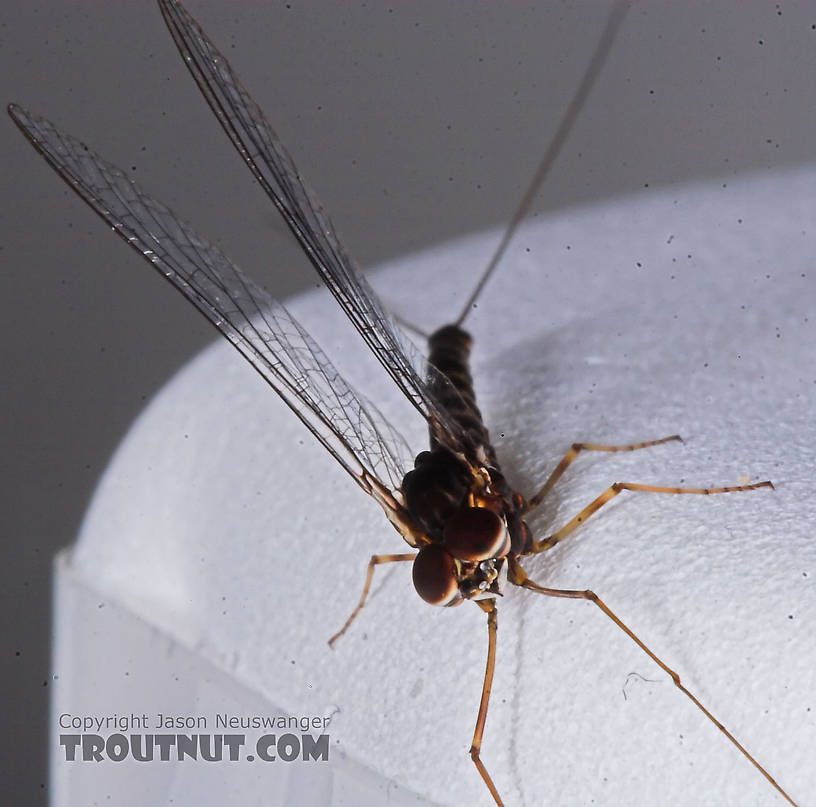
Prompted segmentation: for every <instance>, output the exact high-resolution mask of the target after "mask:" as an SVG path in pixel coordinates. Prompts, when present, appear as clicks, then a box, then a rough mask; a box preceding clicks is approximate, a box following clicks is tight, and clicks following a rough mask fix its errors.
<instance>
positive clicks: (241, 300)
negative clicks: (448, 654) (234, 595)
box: [9, 105, 411, 515]
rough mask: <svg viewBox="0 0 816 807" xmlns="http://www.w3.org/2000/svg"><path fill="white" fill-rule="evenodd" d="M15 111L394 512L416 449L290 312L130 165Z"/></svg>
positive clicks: (67, 174)
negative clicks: (155, 194)
mask: <svg viewBox="0 0 816 807" xmlns="http://www.w3.org/2000/svg"><path fill="white" fill-rule="evenodd" d="M9 114H10V115H11V117H12V118H13V119H14V122H15V123H16V124H17V125H18V126H19V127H20V129H21V130H22V131H23V133H24V134H25V136H26V137H27V138H28V139H29V140H30V141H31V143H32V144H33V145H34V147H35V148H36V149H37V151H39V152H40V154H42V155H43V157H45V159H46V160H47V161H48V162H49V163H50V164H51V166H52V167H53V168H54V169H56V171H57V172H58V173H59V174H60V175H61V176H62V178H63V179H64V180H65V181H66V182H67V183H68V184H69V185H70V186H71V187H72V188H73V189H74V190H75V191H76V192H77V193H78V194H79V195H80V196H81V197H82V198H83V199H84V200H85V201H86V202H87V203H88V204H89V205H90V206H91V207H92V208H93V209H94V210H95V211H96V212H97V213H99V215H100V216H102V218H103V219H105V221H107V222H108V224H110V226H111V227H112V228H113V230H114V231H115V232H116V233H118V234H119V235H120V236H121V237H122V238H124V239H125V240H126V241H127V242H128V244H130V245H131V246H132V247H133V248H134V249H136V250H137V251H138V252H140V253H141V254H142V255H143V256H144V257H145V258H146V259H147V260H148V261H150V262H151V263H152V264H153V266H154V267H155V268H156V269H157V270H158V271H159V272H160V273H161V274H162V275H164V277H166V278H167V279H168V280H169V281H170V282H171V283H172V284H173V285H174V286H175V287H176V288H177V289H178V290H179V291H180V292H181V293H182V294H183V295H184V296H185V297H187V299H188V300H190V302H192V303H193V305H195V306H196V308H198V310H199V311H201V313H203V314H204V316H205V317H207V319H208V320H209V321H210V322H211V323H212V324H213V325H215V326H216V328H218V329H219V330H220V331H221V333H222V334H223V335H224V336H225V337H226V338H227V339H229V341H230V342H231V343H232V344H233V346H234V347H235V348H236V349H237V350H238V352H239V353H241V355H242V356H243V357H244V358H245V359H246V360H247V361H248V362H249V363H250V364H251V365H252V366H253V367H254V368H255V370H257V371H258V373H260V375H261V376H262V378H263V379H264V381H266V382H267V384H269V386H270V387H272V388H273V389H274V390H275V391H276V392H277V393H278V394H279V395H280V396H281V398H283V400H284V401H285V402H286V404H287V405H288V406H289V407H290V408H291V409H292V410H293V411H294V412H295V414H296V415H297V416H298V417H299V418H300V419H301V420H302V421H303V422H304V423H305V424H306V426H307V427H308V429H309V430H310V431H311V432H312V433H313V434H314V435H315V437H317V439H318V440H320V442H321V443H322V444H323V445H324V446H325V447H326V449H327V450H328V451H329V452H330V453H331V454H332V455H333V456H334V457H335V459H337V461H338V462H339V463H340V464H341V465H342V466H343V467H344V468H345V469H346V471H348V472H349V473H350V474H351V475H352V477H353V478H354V480H355V481H356V482H357V483H358V484H359V485H360V486H361V487H362V488H363V489H364V490H365V491H366V492H367V493H369V494H370V495H372V496H374V497H375V498H376V499H377V500H378V501H379V502H380V504H382V505H383V507H384V508H385V509H386V511H388V510H389V509H390V511H391V514H392V515H393V514H394V513H395V512H398V511H399V510H400V508H399V505H398V503H397V502H395V501H394V500H393V496H392V495H391V494H392V492H393V491H394V490H396V489H397V488H398V487H399V485H400V483H401V481H402V476H403V474H404V473H405V471H406V470H407V469H408V468H409V467H411V453H410V451H409V449H408V446H407V444H406V443H405V441H404V440H403V439H402V437H401V436H400V435H399V434H398V433H397V431H396V430H395V429H393V428H392V427H391V426H390V425H389V424H388V423H387V422H386V421H385V419H384V418H383V417H382V415H380V413H379V412H378V411H377V410H376V409H374V408H373V407H372V406H371V405H370V404H367V403H364V402H363V400H362V399H361V397H360V396H359V395H358V394H357V393H356V392H355V391H354V389H353V388H352V387H351V386H350V385H349V384H348V383H347V382H346V381H345V380H344V379H343V377H342V376H341V375H340V374H339V373H338V372H337V370H336V369H335V368H334V366H333V365H332V363H331V362H330V361H329V359H328V358H327V357H326V355H325V354H324V353H323V351H322V350H321V349H320V347H319V346H318V345H317V344H316V342H315V341H314V340H313V339H312V338H311V337H310V336H309V334H308V333H307V332H306V331H305V330H304V328H303V327H302V326H301V325H300V324H299V323H298V322H297V321H296V320H295V319H294V317H292V316H291V314H289V312H288V311H287V310H286V309H285V308H284V307H283V306H282V305H281V304H280V303H278V302H277V301H276V300H273V299H272V297H270V296H269V294H268V293H267V292H266V291H264V290H263V289H262V288H261V287H260V286H258V285H256V284H255V283H253V282H252V281H251V280H250V279H249V278H248V277H247V276H246V275H244V274H243V272H241V270H239V269H238V267H236V266H235V265H234V264H233V263H232V262H231V261H230V260H229V258H227V257H226V256H225V255H224V254H223V253H222V252H221V251H220V250H219V249H217V248H216V247H214V246H213V245H211V244H209V243H207V241H205V240H204V239H203V238H201V237H200V236H198V235H197V234H196V233H195V232H194V231H193V229H192V228H191V227H190V226H189V225H188V224H186V223H184V222H183V221H181V220H180V219H179V218H178V217H177V216H176V215H175V214H174V213H173V212H172V211H171V210H170V209H169V208H167V207H166V206H165V205H163V204H162V203H161V202H158V201H156V200H155V199H152V198H151V197H150V196H148V195H147V194H145V193H143V192H142V191H141V190H140V188H139V187H138V185H136V183H134V182H133V181H132V180H130V179H129V178H128V177H127V176H126V175H125V173H124V172H123V171H121V170H120V169H118V168H116V166H114V165H111V164H110V163H108V162H106V161H105V160H103V159H102V158H101V157H99V156H98V155H97V154H95V153H94V152H93V151H91V150H90V149H89V148H88V147H87V146H85V145H84V144H83V143H81V142H80V141H79V140H76V139H75V138H73V137H71V136H70V135H68V134H65V133H64V132H61V131H60V130H59V129H57V128H56V127H55V126H54V125H53V124H52V123H51V122H50V121H47V120H45V119H44V118H41V117H39V116H37V115H34V114H32V113H30V112H27V111H26V110H24V109H22V108H20V107H18V106H15V105H11V106H9Z"/></svg>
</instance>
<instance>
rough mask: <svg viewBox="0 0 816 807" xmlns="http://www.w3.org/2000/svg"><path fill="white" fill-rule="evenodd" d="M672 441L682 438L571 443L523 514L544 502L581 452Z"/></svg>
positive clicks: (636, 446)
mask: <svg viewBox="0 0 816 807" xmlns="http://www.w3.org/2000/svg"><path fill="white" fill-rule="evenodd" d="M672 440H678V441H680V442H681V443H682V442H683V438H682V437H681V436H680V435H679V434H672V435H671V436H669V437H661V438H660V439H659V440H648V441H647V442H645V443H629V444H628V445H625V446H606V445H598V444H597V443H573V444H572V446H571V447H570V449H569V451H567V453H566V454H564V456H563V457H562V459H561V462H559V463H558V465H556V466H555V469H554V470H553V472H552V473H551V474H550V476H549V477H548V479H547V481H546V482H545V483H544V484H543V485H542V487H541V489H540V490H539V491H538V492H537V493H536V494H535V496H533V497H532V498H531V499H529V500H528V501H527V505H526V507H525V508H524V512H525V513H529V512H530V510H535V508H536V507H538V505H540V504H541V502H542V501H543V500H544V497H545V496H546V495H547V494H548V493H549V492H550V490H551V488H552V486H553V485H554V484H555V483H556V482H557V481H558V480H559V479H560V478H561V475H562V474H563V473H564V471H566V470H567V468H568V467H569V466H570V464H571V463H572V461H573V460H574V459H575V458H576V457H577V456H578V454H580V452H582V451H637V450H638V449H639V448H650V447H651V446H659V445H661V444H662V443H668V442H670V441H672Z"/></svg>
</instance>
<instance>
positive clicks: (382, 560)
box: [329, 552, 416, 647]
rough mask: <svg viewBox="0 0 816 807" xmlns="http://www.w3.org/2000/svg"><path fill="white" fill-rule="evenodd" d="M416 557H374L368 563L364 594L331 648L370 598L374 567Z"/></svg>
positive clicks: (407, 555) (414, 554)
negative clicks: (369, 591) (369, 592)
mask: <svg viewBox="0 0 816 807" xmlns="http://www.w3.org/2000/svg"><path fill="white" fill-rule="evenodd" d="M415 557H416V553H415V552H414V553H412V554H410V555H409V554H405V555H372V556H371V560H369V562H368V568H367V569H366V578H365V584H364V585H363V593H362V594H361V595H360V601H359V602H358V603H357V605H356V606H355V608H354V610H353V611H352V612H351V615H350V616H349V618H348V619H347V620H346V621H345V623H344V624H343V627H342V628H340V630H339V631H337V633H335V634H334V636H332V637H331V639H329V647H332V646H334V643H335V642H336V641H337V640H338V639H339V638H340V637H341V636H342V635H343V634H344V633H345V632H346V630H348V626H349V625H351V623H352V622H353V621H354V617H356V616H357V614H359V613H360V609H361V608H362V607H363V605H365V601H366V597H368V590H369V589H370V588H371V578H372V577H374V567H375V566H379V564H381V563H397V562H400V561H406V560H413V559H414V558H415Z"/></svg>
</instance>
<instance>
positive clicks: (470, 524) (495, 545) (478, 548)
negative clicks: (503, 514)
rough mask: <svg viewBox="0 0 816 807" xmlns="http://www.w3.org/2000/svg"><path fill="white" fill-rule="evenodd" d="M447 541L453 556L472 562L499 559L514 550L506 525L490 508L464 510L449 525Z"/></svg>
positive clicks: (446, 525) (445, 538) (444, 539)
mask: <svg viewBox="0 0 816 807" xmlns="http://www.w3.org/2000/svg"><path fill="white" fill-rule="evenodd" d="M443 541H444V544H445V549H447V550H448V552H450V553H451V555H453V557H455V558H459V560H466V561H470V562H478V561H482V560H487V559H488V558H499V557H502V556H503V555H506V554H507V552H508V550H509V549H510V536H509V535H508V534H507V529H506V528H505V526H504V522H503V521H502V520H501V519H500V518H499V517H498V516H497V515H496V514H495V513H494V512H493V511H492V510H488V509H487V508H486V507H463V508H462V509H461V510H460V511H459V512H458V513H457V514H456V515H455V516H454V517H453V518H452V519H450V521H448V523H447V524H445V530H444V532H443Z"/></svg>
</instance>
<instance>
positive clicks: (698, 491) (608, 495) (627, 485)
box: [530, 481, 773, 555]
mask: <svg viewBox="0 0 816 807" xmlns="http://www.w3.org/2000/svg"><path fill="white" fill-rule="evenodd" d="M757 488H773V482H767V481H766V482H754V483H753V484H751V485H735V486H732V487H725V488H665V487H660V486H658V485H638V484H636V483H634V482H615V484H614V485H610V486H609V487H608V488H607V489H606V490H605V491H604V492H603V493H602V494H601V495H600V496H598V498H597V499H595V500H594V501H592V502H590V503H589V504H588V505H587V506H586V507H585V508H584V509H583V510H581V512H580V513H578V515H577V516H575V517H574V518H572V519H570V520H569V521H568V522H567V523H566V524H565V525H564V526H563V527H561V529H560V530H558V531H557V532H554V533H553V534H552V535H549V536H547V537H546V538H543V539H542V540H540V541H533V548H532V550H531V552H530V554H533V555H534V554H535V553H536V552H543V551H544V550H545V549H549V548H550V547H552V546H555V544H557V543H558V542H559V541H563V540H564V539H565V538H566V537H567V536H568V535H569V534H570V533H572V532H573V531H574V530H576V529H577V528H578V527H580V526H581V524H583V523H584V522H585V521H586V520H587V519H588V518H589V517H590V516H591V515H593V514H594V513H597V512H598V510H600V509H601V508H602V507H603V506H604V505H605V504H606V503H607V502H608V501H609V500H610V499H614V498H615V496H617V495H618V494H619V493H620V492H621V491H622V490H640V491H644V492H646V493H691V494H695V495H702V496H708V495H710V494H712V493H736V492H738V491H745V490H756V489H757Z"/></svg>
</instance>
